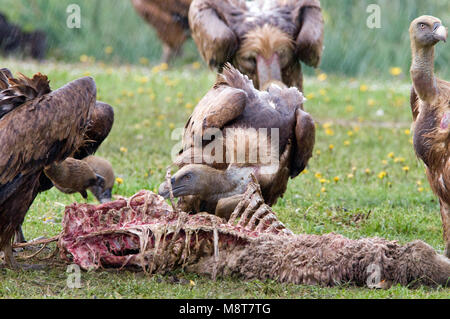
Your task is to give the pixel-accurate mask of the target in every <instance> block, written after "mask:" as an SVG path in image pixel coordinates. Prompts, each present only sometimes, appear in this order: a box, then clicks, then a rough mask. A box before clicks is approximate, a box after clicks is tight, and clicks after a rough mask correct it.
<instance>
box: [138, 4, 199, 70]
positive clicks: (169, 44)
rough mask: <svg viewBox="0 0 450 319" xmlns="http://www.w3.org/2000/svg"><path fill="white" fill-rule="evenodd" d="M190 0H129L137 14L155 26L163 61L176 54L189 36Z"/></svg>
mask: <svg viewBox="0 0 450 319" xmlns="http://www.w3.org/2000/svg"><path fill="white" fill-rule="evenodd" d="M191 2H192V0H131V3H132V4H133V6H134V8H135V9H136V11H137V12H138V13H139V15H140V16H141V17H142V18H143V19H144V20H145V21H147V22H148V23H149V24H150V25H152V26H153V27H154V28H155V31H156V33H157V35H158V37H159V39H160V40H161V42H162V44H163V57H162V60H163V62H169V61H170V60H171V59H172V58H173V57H174V56H176V55H178V54H179V53H180V52H181V50H182V46H183V43H184V42H185V41H186V39H187V38H188V37H189V34H190V32H189V23H188V12H189V6H190V5H191Z"/></svg>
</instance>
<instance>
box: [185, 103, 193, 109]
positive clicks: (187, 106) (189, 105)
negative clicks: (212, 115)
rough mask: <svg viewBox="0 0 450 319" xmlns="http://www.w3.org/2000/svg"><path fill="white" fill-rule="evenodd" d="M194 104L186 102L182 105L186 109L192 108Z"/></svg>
mask: <svg viewBox="0 0 450 319" xmlns="http://www.w3.org/2000/svg"><path fill="white" fill-rule="evenodd" d="M193 106H194V105H193V104H192V103H189V102H188V103H186V105H185V106H184V107H185V108H187V109H192V107H193Z"/></svg>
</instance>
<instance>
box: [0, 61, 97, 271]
mask: <svg viewBox="0 0 450 319" xmlns="http://www.w3.org/2000/svg"><path fill="white" fill-rule="evenodd" d="M0 74H1V75H0V86H1V89H2V90H1V91H0V97H1V98H0V110H1V111H2V115H1V117H0V145H2V147H1V149H0V250H1V251H3V252H4V256H5V260H6V262H7V264H8V265H10V266H12V267H16V266H17V264H16V262H15V260H14V257H13V255H12V249H11V240H12V237H13V235H14V232H15V231H17V230H20V225H21V224H22V222H23V220H24V217H25V215H26V213H27V211H28V209H29V207H30V206H31V204H32V203H33V201H34V199H35V197H36V196H37V194H38V192H40V191H42V190H44V189H46V188H47V189H48V188H50V187H51V186H53V185H52V183H51V182H49V180H48V179H47V178H46V177H45V175H44V174H43V171H44V170H45V169H46V168H49V167H50V166H51V165H53V164H54V163H59V162H63V161H64V160H65V159H66V158H67V157H69V156H72V155H73V154H74V153H75V152H76V151H80V150H81V149H83V148H84V147H85V145H86V134H87V133H88V132H89V131H95V128H94V127H93V126H92V125H93V123H94V122H95V121H94V122H93V121H92V116H94V115H95V114H96V108H97V106H98V103H96V86H95V82H94V80H93V79H92V78H90V77H84V78H81V79H78V80H75V81H72V82H70V83H68V84H66V85H65V86H63V87H61V88H59V89H58V90H55V91H53V92H51V91H50V87H49V85H48V84H49V82H48V79H47V77H46V76H44V75H42V74H37V75H35V76H34V77H33V78H31V79H29V78H27V77H25V76H23V75H19V77H18V78H17V79H15V78H13V77H12V75H11V72H9V70H6V69H2V70H0ZM5 78H6V79H7V81H5ZM19 97H21V101H22V102H21V103H19V102H18V101H19V100H17V98H19ZM94 120H95V119H94ZM96 120H97V121H98V120H99V118H97V119H96ZM91 143H93V144H95V142H91ZM45 183H47V184H45Z"/></svg>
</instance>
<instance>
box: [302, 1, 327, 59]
mask: <svg viewBox="0 0 450 319" xmlns="http://www.w3.org/2000/svg"><path fill="white" fill-rule="evenodd" d="M299 16H300V18H299V19H298V20H297V21H300V32H299V34H298V36H297V39H296V41H295V42H296V45H297V55H298V57H299V59H300V60H301V61H303V62H304V63H306V64H307V65H310V66H313V67H317V66H318V65H319V63H320V58H321V56H322V51H323V17H322V10H321V8H320V2H319V1H317V0H305V1H303V3H302V7H301V9H300V15H299Z"/></svg>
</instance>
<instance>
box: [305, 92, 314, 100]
mask: <svg viewBox="0 0 450 319" xmlns="http://www.w3.org/2000/svg"><path fill="white" fill-rule="evenodd" d="M313 98H314V93H309V94H307V95H306V99H307V100H312V99H313Z"/></svg>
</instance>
